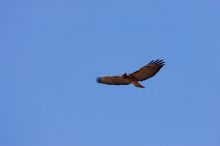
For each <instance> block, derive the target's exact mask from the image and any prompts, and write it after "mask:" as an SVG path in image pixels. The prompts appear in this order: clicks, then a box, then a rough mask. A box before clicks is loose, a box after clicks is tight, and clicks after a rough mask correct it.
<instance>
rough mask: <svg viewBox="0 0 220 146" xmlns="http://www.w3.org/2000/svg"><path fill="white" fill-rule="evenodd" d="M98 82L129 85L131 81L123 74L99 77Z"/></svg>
mask: <svg viewBox="0 0 220 146" xmlns="http://www.w3.org/2000/svg"><path fill="white" fill-rule="evenodd" d="M96 82H98V83H102V84H108V85H128V84H130V82H129V81H128V80H126V79H123V78H122V77H121V76H106V77H98V78H97V79H96Z"/></svg>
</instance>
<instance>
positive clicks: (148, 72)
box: [96, 59, 165, 88]
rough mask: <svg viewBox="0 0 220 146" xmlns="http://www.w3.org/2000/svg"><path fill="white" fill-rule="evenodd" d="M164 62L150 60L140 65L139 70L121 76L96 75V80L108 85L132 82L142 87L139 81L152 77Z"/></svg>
mask: <svg viewBox="0 0 220 146" xmlns="http://www.w3.org/2000/svg"><path fill="white" fill-rule="evenodd" d="M164 65H165V62H164V61H163V60H159V59H157V60H155V61H154V60H152V61H151V62H150V63H148V64H147V65H145V66H143V67H141V68H140V69H139V70H137V71H135V72H133V73H131V74H126V73H124V74H122V76H105V77H98V78H97V79H96V81H97V82H98V83H103V84H108V85H129V84H133V85H134V86H136V87H139V88H144V86H142V85H141V84H140V83H139V81H144V80H147V79H149V78H151V77H153V76H154V75H155V74H156V73H157V72H158V71H159V70H160V69H161V68H162V67H163V66H164Z"/></svg>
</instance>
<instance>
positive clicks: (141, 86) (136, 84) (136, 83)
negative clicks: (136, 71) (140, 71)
mask: <svg viewBox="0 0 220 146" xmlns="http://www.w3.org/2000/svg"><path fill="white" fill-rule="evenodd" d="M132 84H133V85H134V86H135V87H139V88H145V87H144V86H143V85H141V84H140V83H139V82H137V81H135V82H133V83H132Z"/></svg>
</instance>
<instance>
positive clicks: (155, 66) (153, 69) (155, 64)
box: [130, 59, 165, 81]
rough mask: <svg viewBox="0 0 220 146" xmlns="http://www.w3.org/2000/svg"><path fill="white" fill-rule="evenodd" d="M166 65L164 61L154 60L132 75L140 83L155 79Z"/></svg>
mask: <svg viewBox="0 0 220 146" xmlns="http://www.w3.org/2000/svg"><path fill="white" fill-rule="evenodd" d="M164 65H165V62H164V61H163V60H159V59H157V60H156V61H154V60H152V61H151V62H150V63H148V64H147V65H145V66H144V67H142V68H140V69H139V70H137V71H135V72H133V73H131V74H130V75H131V76H133V77H135V78H136V79H137V80H138V81H143V80H146V79H148V78H151V77H153V76H154V75H155V74H156V73H157V72H158V71H159V70H160V69H161V67H163V66H164Z"/></svg>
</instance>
